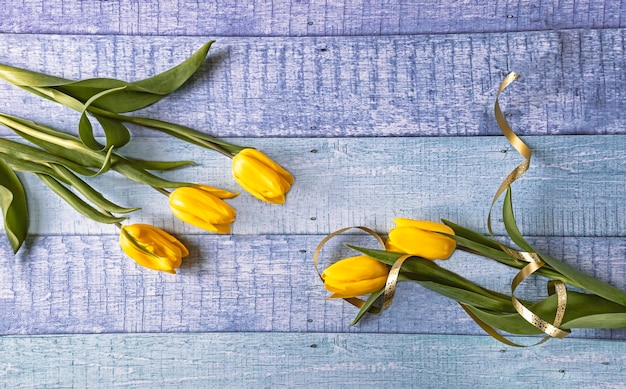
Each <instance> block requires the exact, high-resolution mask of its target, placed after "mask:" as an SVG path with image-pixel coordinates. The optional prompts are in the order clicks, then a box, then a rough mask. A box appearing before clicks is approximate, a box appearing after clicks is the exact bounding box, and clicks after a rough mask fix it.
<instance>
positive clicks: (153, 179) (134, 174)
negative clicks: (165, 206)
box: [112, 156, 195, 188]
mask: <svg viewBox="0 0 626 389" xmlns="http://www.w3.org/2000/svg"><path fill="white" fill-rule="evenodd" d="M112 168H113V170H115V171H116V172H118V173H120V174H122V175H123V176H125V177H126V178H128V179H130V180H133V181H136V182H140V183H142V184H146V185H149V186H152V187H155V188H179V187H182V186H194V185H195V184H193V183H189V182H181V181H170V180H166V179H164V178H161V177H159V176H156V175H154V174H152V173H150V172H148V171H146V170H144V169H141V168H139V167H138V166H135V165H134V164H133V163H132V162H131V161H128V160H127V159H125V158H124V157H121V156H116V158H115V161H114V163H113V165H112Z"/></svg>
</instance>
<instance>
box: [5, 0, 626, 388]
mask: <svg viewBox="0 0 626 389" xmlns="http://www.w3.org/2000/svg"><path fill="white" fill-rule="evenodd" d="M479 3H480V2H474V1H455V2H444V1H437V2H431V1H423V0H419V1H415V2H399V1H397V0H392V1H382V0H378V1H367V2H364V1H359V0H349V1H338V2H328V1H323V2H322V1H318V0H312V1H306V2H304V1H289V2H276V1H259V0H255V1H252V2H244V1H233V2H182V1H178V2H173V1H167V0H160V1H151V2H137V1H132V0H114V1H96V0H85V1H80V2H72V1H69V0H65V1H43V0H32V1H31V0H29V1H22V0H9V1H5V2H3V3H2V4H0V14H1V15H2V17H1V18H0V62H2V63H7V64H12V65H16V66H22V67H26V68H29V69H32V70H38V71H44V72H49V73H52V74H56V75H61V76H65V77H70V78H87V77H116V78H122V79H127V80H136V79H138V78H142V77H147V76H150V75H153V74H154V73H156V72H159V71H163V70H165V69H167V68H168V67H171V66H172V65H174V64H176V63H178V62H180V61H181V60H182V59H183V58H185V57H186V56H188V55H189V54H190V53H191V52H193V51H194V50H195V49H197V48H198V47H199V46H200V45H201V44H202V43H204V42H205V41H207V40H209V39H214V38H217V43H216V44H215V45H214V47H213V48H212V49H211V53H210V57H209V60H208V61H207V63H206V65H205V66H204V67H203V68H202V70H201V72H200V73H199V74H198V75H197V76H196V77H194V79H193V80H191V82H190V83H189V84H188V85H186V86H184V87H183V89H182V90H181V91H180V92H177V93H175V94H173V95H172V96H170V97H169V98H167V99H166V100H164V101H162V102H160V103H158V104H156V105H154V106H152V107H150V108H149V109H146V110H145V111H144V112H142V114H145V115H150V116H154V117H158V118H162V119H166V120H170V121H174V122H178V123H181V124H186V125H189V126H192V127H194V128H198V129H200V130H203V131H207V132H209V133H213V134H216V135H219V136H229V137H236V138H237V139H235V140H236V141H241V142H244V143H246V144H249V145H250V146H255V147H259V148H261V149H263V150H265V151H267V153H268V154H269V155H271V156H272V157H274V158H275V159H276V160H278V161H279V162H281V163H283V164H284V165H285V166H286V167H288V168H289V169H290V170H292V171H293V172H294V174H295V175H296V179H297V182H296V185H295V186H294V188H293V190H292V192H291V193H290V195H289V200H288V202H287V204H286V205H285V206H274V205H268V204H262V203H260V202H258V201H256V200H254V199H252V198H251V197H250V196H248V195H247V194H242V195H241V196H240V197H239V198H237V199H235V200H233V204H234V205H235V206H236V207H237V208H238V210H239V214H238V221H237V223H236V224H235V228H234V234H233V235H228V236H215V235H205V234H203V233H201V232H199V231H198V230H194V229H192V228H189V227H186V226H184V225H182V224H181V223H179V222H178V221H175V220H174V219H173V218H172V216H171V215H170V213H169V211H168V210H167V205H166V203H165V201H164V200H165V199H164V198H163V197H160V195H158V194H157V193H156V192H154V193H151V192H149V191H147V190H146V189H145V188H143V187H141V186H139V185H132V184H127V183H122V181H121V180H120V178H104V177H101V178H99V179H97V180H95V181H94V182H95V184H96V186H97V187H99V188H101V189H103V190H105V191H109V190H110V189H111V188H115V189H117V191H116V192H115V193H114V194H113V199H114V200H116V201H118V202H121V203H132V204H129V205H134V204H137V203H138V205H140V206H142V207H144V209H143V210H142V211H141V213H138V214H137V215H135V216H134V217H133V219H132V221H133V222H139V221H142V222H151V223H154V224H157V225H159V226H162V227H164V228H166V229H168V230H170V231H173V232H175V233H177V234H179V235H180V236H181V238H182V239H183V240H184V241H185V243H186V244H188V245H189V246H190V248H191V255H190V257H189V258H188V260H187V261H186V262H185V264H184V265H183V267H182V268H181V270H180V274H178V275H176V276H171V275H167V274H161V273H156V272H152V271H148V270H146V269H143V268H140V267H138V266H137V265H135V264H134V262H133V261H132V260H130V259H129V258H127V257H126V256H124V254H123V253H122V252H121V251H120V249H119V246H118V243H117V235H116V231H115V229H114V227H105V226H101V225H97V224H95V223H90V222H89V221H86V220H85V219H83V218H81V217H80V216H78V215H77V214H76V213H75V212H73V211H72V210H71V209H70V208H69V207H67V206H65V205H64V204H62V203H60V202H59V201H58V200H57V199H56V198H55V197H53V196H52V195H51V194H50V193H49V192H47V190H46V189H44V188H43V186H42V185H41V184H39V183H38V182H37V181H36V180H33V179H31V178H28V179H27V180H26V181H27V184H28V187H29V191H30V194H31V196H30V204H31V206H32V207H31V209H32V214H33V225H32V231H33V236H32V237H31V238H30V239H29V240H28V241H27V244H26V247H25V248H24V250H23V251H21V252H20V253H19V254H18V255H17V256H15V257H13V256H12V254H11V251H10V248H9V245H8V243H7V242H6V241H5V240H2V241H1V243H0V257H1V258H2V263H0V266H2V268H3V271H2V272H0V335H2V336H0V349H1V350H2V353H0V387H6V388H14V387H111V386H113V385H116V386H130V387H149V388H153V387H175V388H186V387H193V388H196V387H199V386H207V385H211V386H216V387H229V386H235V385H237V386H241V385H244V386H255V387H258V386H265V387H271V386H280V385H286V386H294V387H296V386H307V387H311V386H320V387H329V386H346V387H364V386H371V387H374V386H375V387H409V386H417V385H419V386H420V387H442V386H444V387H458V386H475V387H502V386H504V385H513V386H515V387H554V388H561V387H562V388H569V387H597V388H605V387H624V381H626V378H625V377H624V373H623V371H622V367H623V364H624V361H623V357H622V356H623V355H624V347H625V346H624V345H626V343H624V342H623V341H621V342H616V341H614V340H624V339H626V332H625V331H624V330H613V331H609V330H606V331H601V330H600V331H594V330H585V331H581V330H578V331H575V332H574V333H573V335H572V336H571V337H569V338H568V339H565V340H562V341H556V340H552V341H550V342H549V343H548V344H546V345H543V346H541V347H536V348H532V349H522V350H518V349H513V348H510V347H506V346H503V345H501V344H499V343H497V342H496V341H495V340H493V339H491V338H489V337H487V336H484V335H483V334H482V332H481V330H480V329H479V328H478V327H477V326H476V325H475V324H474V323H473V322H472V321H471V320H470V319H469V318H468V317H467V316H466V315H465V314H464V313H463V311H462V310H461V309H460V308H459V307H458V305H457V304H456V303H454V302H453V301H450V300H447V299H445V298H443V297H439V296H437V295H435V294H434V293H432V292H430V291H427V290H424V289H423V288H420V287H418V286H417V285H412V284H402V285H401V286H400V288H399V290H398V293H397V296H396V300H395V302H394V304H393V306H392V307H391V308H390V309H389V310H387V311H386V312H384V313H383V314H382V315H380V316H370V317H367V318H365V319H364V320H363V321H362V322H361V323H360V324H359V325H358V326H355V327H350V326H349V325H348V324H349V323H350V321H351V320H352V318H353V316H354V314H355V309H354V308H353V307H351V306H349V305H347V304H346V303H344V302H342V301H334V300H333V301H329V300H326V292H325V291H324V290H323V288H322V286H321V284H320V281H319V278H318V277H317V274H316V273H315V271H314V270H313V268H312V262H311V256H312V251H313V249H314V248H315V246H316V245H317V243H318V242H319V241H320V239H322V238H323V237H324V236H325V234H327V233H328V232H331V231H333V230H335V229H337V228H340V227H345V226H349V225H357V224H364V225H368V226H371V227H373V228H375V229H377V230H378V231H381V232H385V231H387V230H388V229H389V227H391V225H392V219H393V218H394V217H397V216H410V217H423V218H431V219H437V218H440V217H446V218H449V219H451V220H454V221H458V222H461V223H463V224H466V225H468V226H469V227H472V228H475V229H477V230H481V231H485V230H486V229H485V217H486V213H487V211H488V204H489V201H490V199H491V196H492V195H493V191H494V190H495V188H496V187H497V185H498V183H499V180H500V179H502V178H503V177H504V176H505V174H506V173H507V172H508V171H509V170H510V169H511V168H512V167H514V166H516V165H517V163H519V161H520V158H519V156H518V155H517V154H516V153H515V152H514V151H513V150H512V149H511V148H510V147H509V146H508V144H507V143H506V141H505V140H504V139H503V138H501V137H494V135H499V130H498V128H497V127H496V125H495V122H494V120H493V115H492V112H493V99H494V97H495V92H496V88H497V86H498V84H499V82H500V81H501V79H502V77H503V76H504V75H505V74H506V73H508V72H509V71H516V72H518V73H520V74H522V78H521V79H520V80H519V81H518V82H516V83H515V85H514V86H513V87H511V88H510V90H508V91H507V92H506V93H505V94H504V96H503V99H502V102H503V109H504V111H505V113H506V114H507V118H508V120H509V121H510V122H511V124H512V126H513V128H514V129H515V130H516V132H517V133H519V134H521V135H524V136H525V137H524V138H525V140H526V141H527V142H528V143H529V144H530V145H531V146H532V147H533V149H534V150H535V154H534V157H533V162H532V167H531V170H530V171H529V173H528V174H527V175H526V176H525V178H524V179H523V180H522V181H521V182H520V183H518V184H516V187H515V189H514V190H515V192H514V201H515V204H516V210H517V217H518V220H519V222H520V224H521V226H522V229H523V232H524V233H525V234H527V235H530V236H532V238H531V241H532V243H534V244H536V245H537V247H538V248H540V249H543V250H545V251H548V252H550V253H551V254H553V255H554V256H557V257H560V258H563V259H564V260H565V261H567V262H568V263H570V264H572V265H573V266H575V267H577V268H579V269H581V270H583V271H585V272H587V273H589V274H592V275H594V276H596V277H599V278H601V279H603V280H605V281H608V282H610V283H611V284H613V285H615V286H617V287H620V288H626V243H625V240H624V236H625V235H626V221H625V219H624V217H625V215H626V210H625V209H624V207H625V206H624V203H625V202H624V200H625V199H626V195H625V192H624V191H625V190H626V189H625V185H624V182H625V181H626V180H625V163H626V159H625V157H624V155H626V154H625V151H626V150H625V147H626V142H625V141H624V134H626V131H625V130H624V129H625V128H626V116H625V115H626V114H625V112H626V110H624V103H625V101H626V97H625V96H624V90H626V79H625V78H624V69H625V68H626V59H625V58H626V57H625V56H624V46H625V45H624V42H625V34H626V33H625V32H624V29H623V27H624V21H625V20H626V4H625V3H624V2H623V1H618V0H615V1H597V0H589V1H583V2H580V1H578V2H574V1H571V0H566V1H558V2H550V1H544V0H541V1H536V2H519V1H511V0H499V1H495V2H483V3H484V4H479ZM487 3H488V4H487ZM0 105H1V106H2V111H3V112H7V113H11V114H17V115H21V116H25V117H28V118H31V119H34V120H37V121H40V122H42V123H45V124H49V125H53V126H55V127H58V128H65V129H68V130H72V129H74V128H75V126H76V123H77V120H78V116H77V115H76V114H75V113H73V112H70V111H69V110H67V109H64V108H61V107H59V106H56V105H53V104H52V103H49V102H45V101H42V100H40V99H37V98H35V97H34V96H31V95H29V94H27V93H26V92H24V91H21V90H19V89H17V88H15V87H12V86H10V85H8V84H6V83H4V82H0ZM136 134H137V135H139V136H140V138H139V140H141V141H142V142H144V143H145V144H144V146H149V147H152V146H155V145H163V144H165V143H167V142H168V141H167V140H165V139H164V138H163V137H162V136H161V135H158V134H154V133H148V132H145V131H141V130H137V131H136ZM575 134H587V135H588V136H569V135H575ZM620 134H621V135H620ZM7 135H10V132H9V131H8V130H6V129H0V136H7ZM485 135H489V136H491V137H485ZM528 135H533V136H528ZM537 135H541V136H537ZM544 135H547V136H544ZM563 135H565V136H563ZM147 137H150V138H151V139H148V138H147ZM261 138H264V139H261ZM135 150H136V146H134V145H129V147H127V148H126V149H125V150H124V151H126V152H131V153H134V152H135ZM503 151H506V152H503ZM144 156H145V154H144ZM159 157H160V158H170V159H177V158H181V157H188V158H191V159H195V160H198V161H199V162H201V166H198V167H195V168H192V169H186V170H183V171H182V172H181V173H180V174H181V175H182V176H184V177H189V179H190V180H193V181H198V182H209V183H212V184H215V185H218V186H223V187H225V188H229V189H235V188H236V186H235V185H234V183H233V182H232V179H231V178H230V173H229V167H228V160H226V159H223V158H222V159H220V158H219V157H218V156H215V155H213V154H211V153H209V152H203V151H201V150H200V149H198V148H195V147H185V146H183V145H182V144H181V143H177V142H173V143H167V148H166V149H165V152H163V153H160V154H159ZM460 200H462V201H460ZM496 220H497V218H496ZM497 233H499V234H501V233H502V230H501V229H499V230H497ZM343 242H351V243H362V244H364V245H366V244H371V239H369V238H367V237H363V236H360V235H354V234H348V235H345V236H342V237H341V238H336V239H335V240H333V241H332V244H330V245H329V246H328V247H327V248H326V249H325V250H324V258H323V260H324V263H328V262H329V261H331V260H332V259H333V258H336V257H340V256H344V255H349V251H348V250H347V249H345V248H343V247H342V246H341V243H343ZM443 265H444V266H446V267H448V268H450V269H452V270H454V271H457V272H459V273H462V274H464V275H466V276H467V277H468V278H471V279H472V280H474V281H476V282H477V283H480V284H482V285H485V286H487V287H489V288H492V289H496V290H501V291H506V290H507V289H508V288H509V285H510V281H511V278H512V277H513V275H514V273H513V272H512V271H511V270H509V269H506V268H503V267H501V266H497V265H495V264H492V263H490V262H488V261H486V260H483V259H480V258H476V257H473V256H470V255H467V254H459V255H455V256H454V257H453V258H452V259H450V260H449V261H446V262H444V263H443ZM520 289H521V291H520V293H521V294H522V296H524V297H527V298H532V299H535V298H539V297H540V296H543V295H544V293H545V291H544V290H545V283H544V280H542V279H538V278H531V279H530V280H528V281H526V282H525V283H524V284H523V285H522V287H521V288H520ZM109 332H115V333H116V334H105V333H109ZM148 332H149V333H151V334H146V333H148ZM207 332H209V333H207ZM417 333H424V335H418V334H417ZM49 334H62V335H57V336H53V335H49ZM459 334H461V335H462V336H459ZM21 335H23V336H21ZM477 335H482V336H477ZM581 338H587V339H581ZM608 339H612V340H613V341H611V340H608ZM524 341H527V342H525V343H531V339H524Z"/></svg>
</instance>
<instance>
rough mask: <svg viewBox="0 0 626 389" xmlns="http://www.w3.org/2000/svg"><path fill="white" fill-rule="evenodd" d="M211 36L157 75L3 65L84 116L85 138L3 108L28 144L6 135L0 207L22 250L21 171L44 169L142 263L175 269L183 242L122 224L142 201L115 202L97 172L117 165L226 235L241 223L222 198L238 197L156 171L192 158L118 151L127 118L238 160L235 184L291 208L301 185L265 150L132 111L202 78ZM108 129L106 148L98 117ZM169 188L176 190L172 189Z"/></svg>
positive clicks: (3, 71)
mask: <svg viewBox="0 0 626 389" xmlns="http://www.w3.org/2000/svg"><path fill="white" fill-rule="evenodd" d="M212 43H213V42H212V41H211V42H208V43H206V44H204V45H203V46H202V47H201V48H200V49H198V50H197V51H196V52H195V53H193V54H192V55H191V56H190V57H189V58H187V59H186V60H185V61H183V62H182V63H180V64H179V65H177V66H175V67H173V68H171V69H169V70H167V71H165V72H163V73H160V74H157V75H156V76H153V77H150V78H147V79H144V80H140V81H135V82H126V81H121V80H115V79H108V78H93V79H86V80H81V81H74V80H67V79H64V78H59V77H55V76H50V75H47V74H43V73H37V72H33V71H29V70H25V69H20V68H16V67H12V66H8V65H1V64H0V78H2V79H4V80H5V81H8V82H9V83H11V84H13V85H15V86H18V87H20V88H22V89H24V90H27V91H29V92H31V93H34V94H35V95H37V96H40V97H43V98H45V99H48V100H51V101H54V102H56V103H59V104H62V105H64V106H66V107H68V108H71V109H73V110H75V111H77V112H79V113H80V118H79V120H78V125H77V135H72V134H69V133H65V132H62V131H59V130H56V129H54V128H52V127H48V126H44V125H41V124H37V123H34V122H32V121H29V120H26V119H24V118H19V117H16V116H12V115H8V114H4V113H0V123H1V124H3V125H4V126H6V127H8V128H9V129H11V130H12V131H13V132H14V133H15V134H16V135H18V136H20V137H21V138H22V139H23V141H24V142H17V141H14V140H10V139H1V138H0V206H1V208H2V211H3V219H4V228H5V233H6V235H7V237H8V239H9V241H10V243H11V245H12V247H13V250H14V252H17V251H18V250H19V248H20V247H21V246H22V244H23V242H24V240H25V239H26V236H27V234H28V207H27V201H26V193H25V190H24V188H23V185H22V183H21V181H20V179H19V177H18V175H17V174H16V171H19V172H27V173H32V174H34V175H36V176H37V177H38V178H39V179H40V180H41V181H42V182H43V183H44V184H46V185H47V186H48V187H49V188H50V189H52V191H53V192H54V193H56V194H57V195H58V196H60V197H61V198H62V199H63V200H65V201H66V202H67V203H68V204H69V205H71V206H72V207H73V208H74V209H76V210H77V211H78V212H80V213H81V214H82V215H84V216H86V217H88V218H90V219H92V220H94V221H96V222H100V223H109V224H115V225H117V227H118V228H119V229H120V245H121V247H122V249H123V250H124V252H126V253H127V254H128V255H129V256H130V257H131V258H133V259H135V261H136V262H137V263H138V264H139V265H142V266H145V267H147V268H150V269H154V270H162V271H166V272H170V273H175V270H174V269H176V268H177V267H179V266H180V264H181V258H183V257H185V256H186V255H188V250H187V249H186V248H185V247H184V245H183V244H182V243H181V242H180V241H178V240H177V239H176V238H174V237H173V236H171V235H170V234H168V233H166V232H165V231H162V230H161V229H159V228H157V227H154V226H151V225H146V224H133V225H126V226H123V225H122V224H121V223H122V221H124V220H125V219H126V217H125V216H116V214H122V215H124V214H129V213H131V212H134V211H137V210H138V208H136V207H124V206H120V205H117V204H114V203H113V202H111V201H110V200H108V199H107V198H106V197H105V196H104V195H103V194H101V193H99V192H98V191H97V190H95V189H94V188H93V187H92V186H90V185H89V184H88V183H87V182H86V181H85V180H84V179H83V178H81V177H80V176H82V177H85V178H87V179H88V178H89V177H94V176H97V175H101V174H105V173H107V172H109V171H111V170H112V171H115V172H117V173H119V174H121V175H122V176H124V177H126V178H128V179H130V180H133V181H136V182H138V183H141V184H145V185H147V186H149V187H152V188H154V189H156V190H158V191H159V192H160V193H163V194H164V195H166V196H168V197H169V204H170V208H171V211H172V213H173V215H174V216H175V217H177V218H179V219H180V220H182V221H184V222H186V223H189V224H191V225H194V226H196V227H199V228H202V229H204V230H206V231H209V232H213V233H218V234H227V233H230V231H231V227H230V225H231V224H232V223H233V222H234V220H235V215H236V211H235V209H234V208H233V207H232V206H230V205H229V204H228V203H226V202H225V201H224V200H227V199H231V198H233V197H235V196H237V195H238V193H232V192H229V191H226V190H223V189H219V188H214V187H211V186H208V185H200V184H197V183H189V182H179V181H171V180H167V179H164V178H162V177H159V176H158V175H156V174H154V173H153V171H156V170H159V171H163V170H170V169H176V168H181V167H184V166H187V165H190V164H193V161H167V162H165V161H154V160H140V159H136V158H132V157H130V156H126V155H122V154H121V153H119V152H118V150H119V149H120V148H122V147H123V146H124V145H126V144H127V143H128V142H129V141H130V140H131V134H130V131H129V130H128V128H127V126H126V125H127V124H128V123H131V124H134V125H139V126H143V127H145V128H148V129H153V130H157V131H160V132H163V133H165V134H168V135H170V136H173V137H176V138H179V139H182V140H184V141H186V142H189V143H191V144H194V145H197V146H201V147H205V148H207V149H210V150H214V151H217V152H219V153H221V154H223V155H225V156H227V157H229V158H231V159H232V174H233V177H234V179H235V181H236V182H237V183H238V184H239V185H240V186H241V187H242V188H243V189H244V190H246V191H248V192H249V193H250V194H251V195H252V196H254V197H256V198H258V199H260V200H262V201H266V202H269V203H274V204H283V203H284V202H285V195H286V193H287V192H288V191H289V190H290V188H291V185H292V184H293V182H294V178H293V176H292V175H291V174H290V173H289V172H288V171H287V170H285V169H283V168H282V167H281V166H280V165H278V164H277V163H275V162H274V161H272V160H271V159H270V158H269V157H268V156H267V155H265V154H264V153H263V152H261V151H259V150H256V149H253V148H249V147H242V146H238V145H234V144H231V143H228V142H224V141H222V140H219V139H217V138H214V137H211V136H208V135H206V134H204V133H202V132H200V131H197V130H195V129H192V128H189V127H185V126H181V125H178V124H175V123H170V122H166V121H162V120H158V119H153V118H146V117H138V116H129V115H125V114H124V113H128V112H133V111H137V110H140V109H142V108H145V107H147V106H149V105H152V104H154V103H156V102H158V101H159V100H161V99H162V98H164V97H165V96H167V95H169V94H170V93H172V92H173V91H175V90H177V89H178V88H179V87H180V86H182V85H183V84H184V83H185V82H186V81H187V80H188V79H189V78H190V77H191V76H192V75H193V74H195V73H196V72H197V71H198V70H199V68H200V66H201V64H202V63H203V61H204V59H205V58H206V56H207V55H208V51H209V48H210V47H211V45H212ZM94 119H95V120H96V121H97V122H98V124H99V126H100V127H101V129H102V131H103V133H104V140H105V142H104V144H101V143H100V142H99V141H98V140H97V139H96V136H95V135H94V130H93V125H92V122H91V120H94ZM169 189H172V190H173V191H172V192H171V193H170V192H169Z"/></svg>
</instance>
